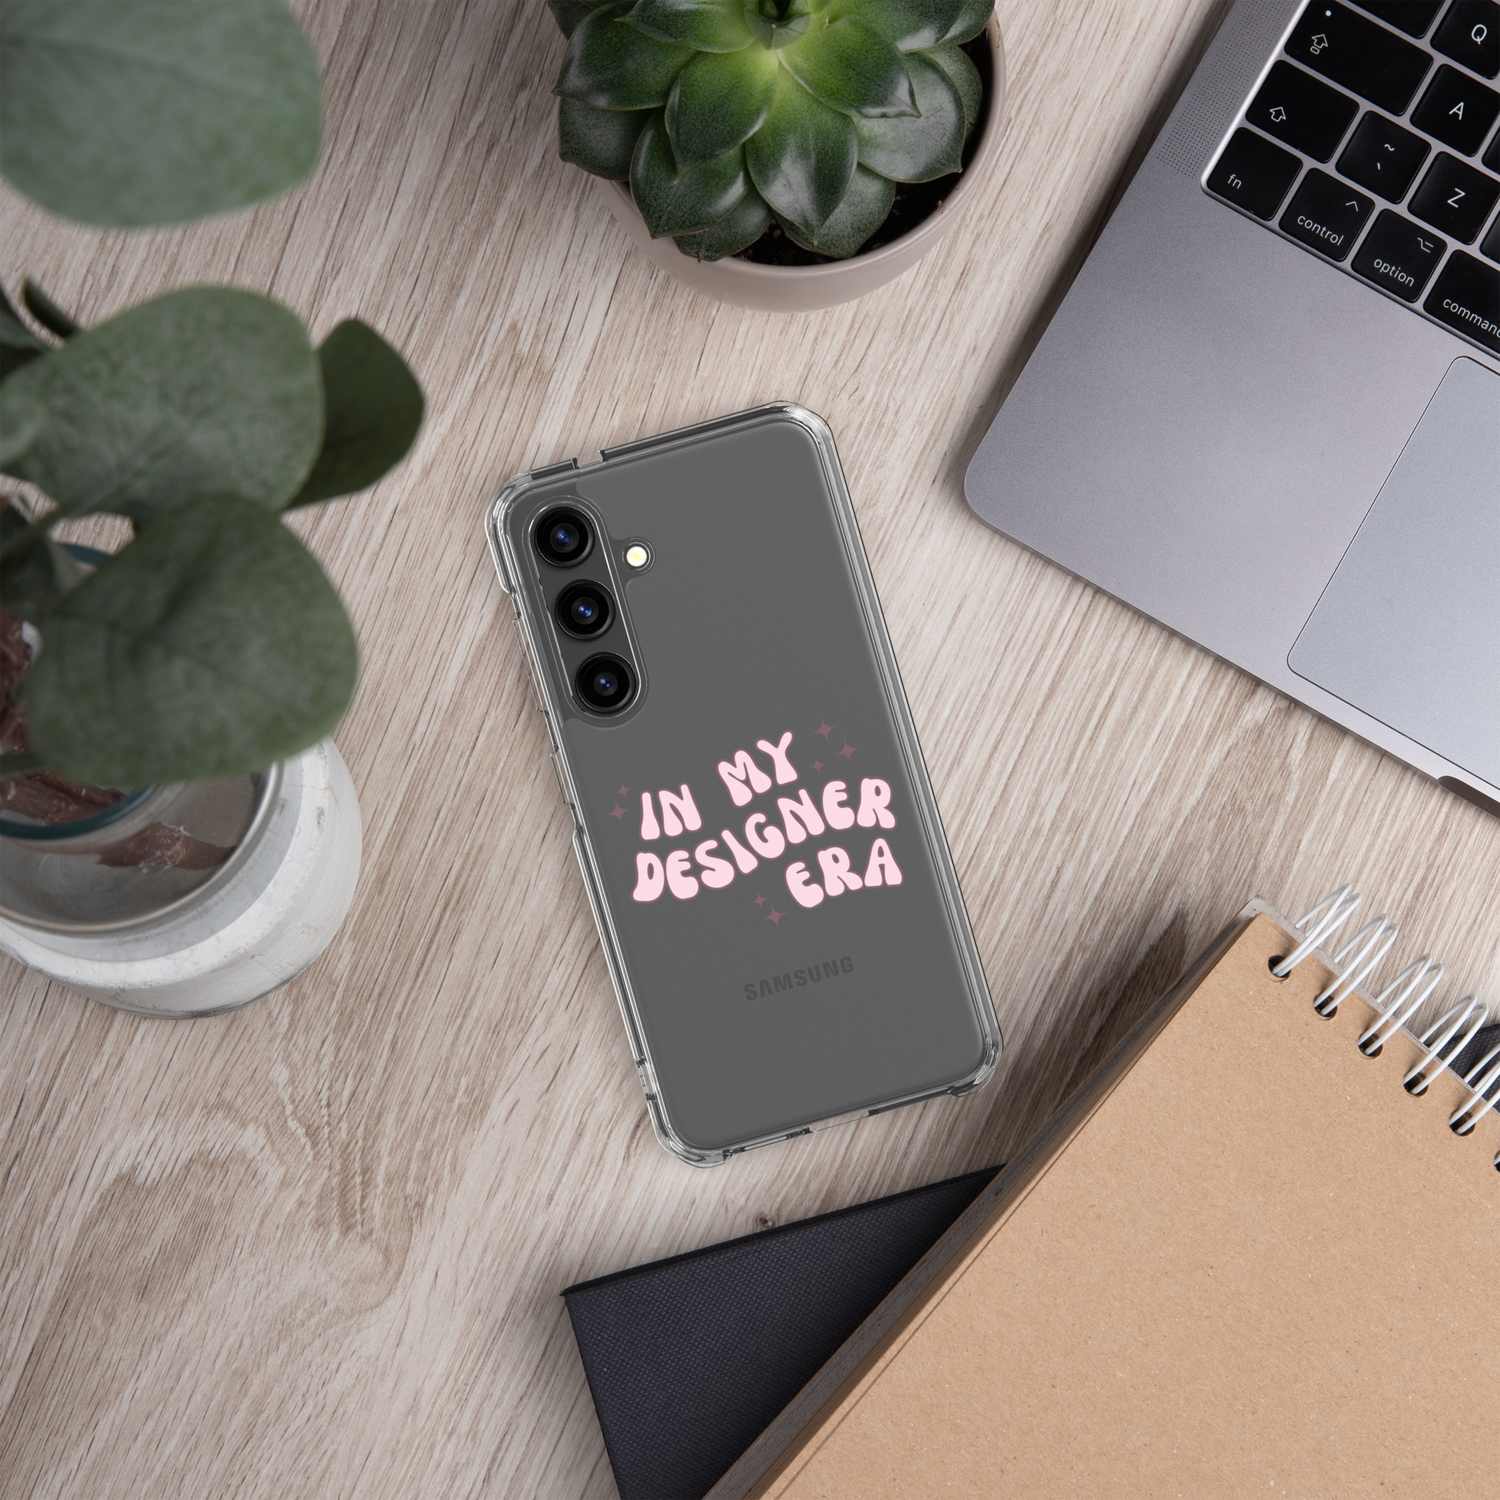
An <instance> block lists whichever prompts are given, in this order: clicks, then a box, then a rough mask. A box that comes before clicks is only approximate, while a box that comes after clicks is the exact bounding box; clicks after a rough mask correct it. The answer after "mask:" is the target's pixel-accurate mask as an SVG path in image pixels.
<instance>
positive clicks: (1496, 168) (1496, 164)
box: [1479, 130, 1500, 172]
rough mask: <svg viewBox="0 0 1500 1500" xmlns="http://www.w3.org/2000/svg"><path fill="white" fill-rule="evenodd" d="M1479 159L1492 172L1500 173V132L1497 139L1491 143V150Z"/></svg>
mask: <svg viewBox="0 0 1500 1500" xmlns="http://www.w3.org/2000/svg"><path fill="white" fill-rule="evenodd" d="M1479 159H1480V161H1482V162H1483V163H1484V164H1485V166H1487V167H1488V168H1489V169H1490V171H1492V172H1500V130H1497V131H1496V132H1495V139H1494V140H1492V141H1491V142H1490V147H1489V150H1488V151H1486V152H1485V153H1484V155H1483V156H1481V157H1480V158H1479Z"/></svg>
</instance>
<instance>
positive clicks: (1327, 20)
mask: <svg viewBox="0 0 1500 1500" xmlns="http://www.w3.org/2000/svg"><path fill="white" fill-rule="evenodd" d="M1286 51H1287V56H1288V57H1292V58H1295V59H1296V60H1297V61H1298V62H1299V63H1302V64H1304V65H1305V66H1306V67H1309V68H1311V69H1312V70H1313V72H1314V73H1321V74H1322V75H1323V77H1324V78H1329V79H1332V80H1333V82H1334V83H1338V84H1342V85H1343V86H1344V87H1345V88H1346V89H1352V90H1353V91H1354V92H1355V93H1356V94H1362V95H1363V96H1364V97H1365V98H1366V99H1368V100H1369V101H1370V103H1371V104H1374V105H1376V106H1377V107H1378V108H1380V109H1383V110H1385V111H1386V113H1387V114H1392V115H1402V114H1405V113H1406V106H1407V105H1408V104H1410V103H1411V101H1412V96H1413V95H1414V94H1415V93H1416V92H1417V85H1418V84H1419V83H1421V81H1422V79H1423V78H1424V77H1426V75H1427V70H1428V68H1430V67H1431V66H1432V59H1431V58H1430V57H1429V56H1428V55H1427V53H1425V52H1424V51H1423V50H1422V49H1421V48H1420V47H1413V46H1412V44H1411V43H1410V42H1403V41H1402V40H1401V38H1400V37H1399V36H1396V35H1395V34H1394V33H1393V32H1389V31H1387V30H1386V29H1385V27H1384V26H1378V25H1376V23H1375V22H1374V21H1371V20H1368V19H1367V18H1366V17H1364V16H1362V15H1359V14H1358V13H1357V12H1355V11H1352V10H1350V9H1349V8H1348V7H1347V6H1343V5H1337V4H1328V5H1320V4H1317V3H1316V0H1314V3H1313V4H1312V5H1309V6H1308V7H1307V9H1306V10H1305V11H1303V12H1302V19H1301V20H1300V21H1298V22H1297V26H1296V29H1295V30H1294V31H1293V32H1292V34H1291V36H1290V37H1289V38H1288V39H1287V44H1286Z"/></svg>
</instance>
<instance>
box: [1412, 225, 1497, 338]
mask: <svg viewBox="0 0 1500 1500" xmlns="http://www.w3.org/2000/svg"><path fill="white" fill-rule="evenodd" d="M1422 306H1423V308H1424V309H1425V310H1426V311H1427V312H1430V313H1431V314H1432V316H1433V317H1435V318H1436V319H1437V320H1438V322H1440V323H1446V324H1447V325H1448V326H1449V327H1450V328H1453V329H1456V330H1457V331H1458V332H1459V333H1464V334H1467V335H1468V336H1469V337H1470V338H1471V339H1473V340H1474V342H1475V343H1476V344H1481V345H1483V346H1484V348H1486V349H1488V350H1489V351H1490V352H1491V353H1492V354H1500V271H1497V270H1496V269H1495V268H1494V267H1493V266H1487V265H1485V263H1484V262H1483V261H1482V260H1475V259H1474V257H1473V256H1472V255H1465V254H1464V253H1463V251H1462V250H1455V251H1454V252H1453V254H1452V255H1451V256H1450V257H1449V258H1448V264H1447V265H1446V266H1444V267H1443V274H1442V275H1441V276H1439V277H1438V279H1437V285H1436V286H1434V287H1433V289H1432V293H1431V295H1430V296H1429V297H1428V298H1427V300H1426V301H1425V302H1424V303H1423V304H1422Z"/></svg>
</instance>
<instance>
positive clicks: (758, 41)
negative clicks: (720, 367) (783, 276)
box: [551, 0, 993, 260]
mask: <svg viewBox="0 0 1500 1500" xmlns="http://www.w3.org/2000/svg"><path fill="white" fill-rule="evenodd" d="M551 5H552V11H553V14H554V15H555V16H556V18H557V21H558V24H559V25H560V26H561V27H562V30H563V32H564V33H565V34H566V35H567V37H568V46H567V51H566V52H565V53H564V55H563V61H562V68H561V71H560V72H559V73H558V78H557V85H556V88H555V89H554V92H555V93H556V94H558V95H559V96H560V104H559V108H558V134H559V151H560V154H561V156H562V158H563V160H564V161H568V162H573V163H575V164H576V165H578V166H580V167H583V168H584V169H585V170H587V171H589V172H593V173H595V174H597V175H598V176H601V177H608V178H613V179H615V180H617V181H624V180H626V179H628V180H629V182H630V190H631V195H632V197H633V198H634V200H635V204H636V207H637V208H638V209H639V210H640V212H641V217H642V218H643V219H644V220H645V221H646V226H647V228H648V229H649V230H650V231H651V233H652V235H653V236H656V237H660V236H663V235H671V236H672V237H673V238H674V239H675V240H676V242H677V246H678V248H679V249H681V250H682V251H683V252H684V253H686V254H688V255H692V256H696V257H697V258H699V259H701V260H718V259H719V258H721V257H722V256H725V255H733V254H735V253H737V252H738V251H741V250H743V249H745V248H746V247H747V246H749V245H750V244H752V243H753V242H754V241H755V240H757V239H758V238H759V237H760V236H761V235H762V234H763V233H764V232H765V230H766V228H767V227H768V226H769V225H770V223H771V221H772V219H773V218H774V219H775V220H776V221H777V222H778V223H779V224H780V225H781V227H782V229H783V230H785V232H786V233H787V235H788V236H790V237H791V239H793V240H795V241H796V243H797V244H799V245H801V246H802V247H803V248H804V249H806V250H812V251H816V252H818V253H820V254H823V255H827V256H831V257H834V258H843V257H846V256H850V255H854V254H856V253H857V252H858V250H859V248H860V247H861V246H862V245H863V244H864V243H865V241H866V240H867V239H869V237H870V236H871V235H872V234H873V233H874V232H875V230H876V229H878V228H879V227H880V224H881V222H882V221H883V220H884V219H885V217H886V215H887V214H888V213H889V212H890V210H891V204H892V202H893V201H894V198H895V193H896V184H897V183H900V182H929V181H931V180H932V179H933V178H936V177H942V176H945V175H947V174H948V173H951V172H957V171H959V170H960V169H961V166H962V154H963V147H964V142H965V141H966V140H967V138H968V136H969V134H970V133H971V132H972V131H973V129H974V127H975V125H976V123H977V122H978V119H979V115H980V110H981V108H982V105H983V99H982V89H981V81H980V76H979V71H978V69H977V68H976V67H975V66H974V64H973V62H972V61H971V60H970V59H969V57H968V56H967V55H966V54H965V53H964V52H963V51H962V50H961V44H962V43H964V42H967V41H970V40H972V39H973V38H974V37H975V36H977V35H978V34H979V33H980V32H981V31H982V30H983V29H984V25H985V22H986V21H987V20H988V19H989V16H990V12H991V10H992V9H993V0H602V3H601V0H551Z"/></svg>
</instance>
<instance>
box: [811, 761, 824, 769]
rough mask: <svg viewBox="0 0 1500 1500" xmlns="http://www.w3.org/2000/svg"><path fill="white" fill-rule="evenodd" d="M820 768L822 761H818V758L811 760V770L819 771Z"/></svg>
mask: <svg viewBox="0 0 1500 1500" xmlns="http://www.w3.org/2000/svg"><path fill="white" fill-rule="evenodd" d="M822 769H823V762H822V761H820V760H815V761H814V762H813V770H815V771H821V770H822Z"/></svg>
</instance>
